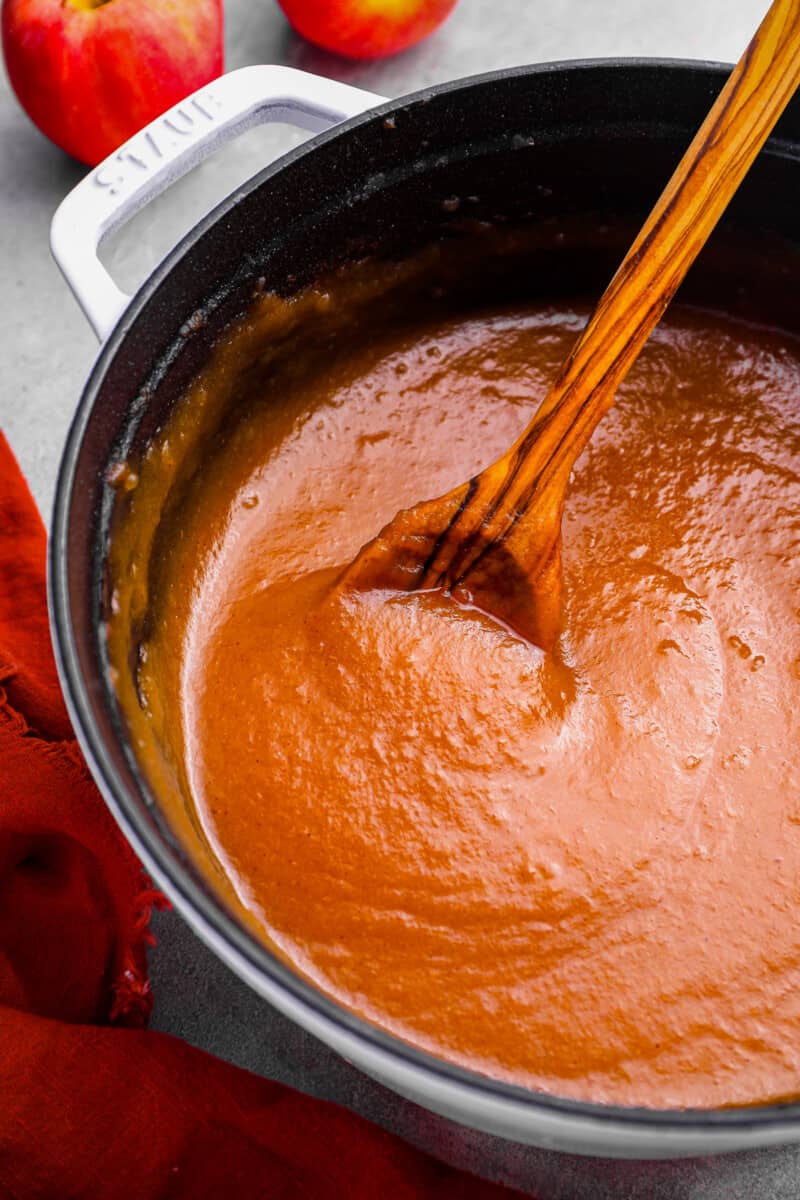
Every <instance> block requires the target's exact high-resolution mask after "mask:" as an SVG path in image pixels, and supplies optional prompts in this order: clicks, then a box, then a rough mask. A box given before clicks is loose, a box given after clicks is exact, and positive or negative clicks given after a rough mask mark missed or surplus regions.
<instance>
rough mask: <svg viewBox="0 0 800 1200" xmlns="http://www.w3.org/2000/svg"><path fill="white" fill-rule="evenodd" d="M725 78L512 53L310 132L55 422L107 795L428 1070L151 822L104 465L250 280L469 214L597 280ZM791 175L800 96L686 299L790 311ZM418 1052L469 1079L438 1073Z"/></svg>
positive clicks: (76, 626) (234, 933)
mask: <svg viewBox="0 0 800 1200" xmlns="http://www.w3.org/2000/svg"><path fill="white" fill-rule="evenodd" d="M725 74H726V71H725V69H724V68H716V67H711V66H705V65H691V64H679V63H654V62H628V63H616V64H615V63H607V62H600V63H594V64H592V63H576V64H562V65H560V66H559V65H556V66H553V67H543V68H535V69H530V70H520V71H514V72H509V73H502V74H499V75H494V76H489V77H485V78H483V79H481V80H479V81H477V82H471V83H470V82H466V83H457V84H453V85H448V86H446V87H444V88H440V89H436V90H434V91H433V92H431V93H430V94H421V95H417V96H416V97H412V98H410V99H406V100H401V101H399V102H396V103H392V104H389V105H386V106H384V107H382V108H381V109H379V110H377V113H376V114H375V115H373V114H370V115H367V116H366V117H362V118H358V119H356V120H355V121H353V122H349V123H348V125H347V126H345V127H343V128H342V130H341V131H336V132H334V133H331V134H325V135H322V136H321V137H319V138H316V139H314V141H313V142H312V143H309V145H308V146H306V147H302V148H301V149H300V150H298V151H295V152H293V153H292V154H290V155H289V156H288V157H287V158H286V159H284V160H282V162H281V163H280V164H278V165H276V166H272V167H270V168H268V169H267V170H266V171H264V172H263V173H262V174H261V175H260V176H258V177H256V178H255V179H254V180H253V181H252V182H251V184H249V185H248V186H247V188H246V189H245V190H244V194H240V195H238V196H235V197H232V198H231V199H229V200H228V201H226V202H225V203H224V204H223V205H222V206H221V207H220V208H219V209H218V210H217V211H216V213H215V214H212V216H211V217H210V218H208V219H207V220H206V221H205V222H204V223H203V224H202V225H201V226H200V227H198V229H196V230H195V231H194V232H193V233H192V234H191V235H190V236H189V237H188V238H187V239H186V240H185V241H184V242H183V243H182V245H181V246H180V247H178V249H177V250H176V251H175V252H174V253H173V255H172V256H171V257H170V258H169V259H168V260H167V262H166V263H165V264H163V265H162V266H161V267H160V268H159V269H158V270H157V271H156V272H155V273H154V275H153V276H152V277H151V278H150V280H149V281H148V282H147V283H146V284H145V285H144V287H143V288H142V290H141V291H140V293H139V295H138V296H137V297H136V299H135V301H134V302H133V304H132V306H131V308H130V310H129V312H128V313H127V314H126V316H125V317H124V318H123V320H122V322H121V324H120V326H119V327H118V329H117V330H116V331H115V333H114V334H113V335H112V336H111V338H110V339H109V342H108V344H107V346H106V348H105V350H104V352H103V353H102V355H101V357H100V359H99V361H98V364H97V366H96V368H95V370H94V372H93V375H92V377H91V379H90V381H89V384H88V386H87V389H86V392H85V395H84V398H83V400H82V403H81V407H80V409H79V412H78V416H77V418H76V423H75V426H74V428H73V431H72V434H71V440H70V444H69V446H68V450H67V455H66V457H65V463H64V467H63V470H62V478H61V481H60V489H59V497H58V501H57V511H56V520H55V534H54V550H53V554H54V559H53V567H54V595H55V609H56V611H55V622H56V628H57V634H58V638H59V642H60V644H61V653H62V658H63V660H64V663H65V666H66V673H67V676H68V680H67V682H68V689H69V692H70V695H71V700H72V705H73V710H74V712H75V713H76V715H77V717H78V721H79V723H80V725H81V727H82V730H83V734H84V738H85V742H86V744H87V746H88V749H89V752H90V755H91V756H92V757H93V758H94V760H95V765H96V768H97V769H99V771H100V772H101V774H102V775H103V778H104V782H105V786H106V790H107V791H108V792H109V793H110V794H112V795H113V797H114V798H115V800H116V804H117V805H118V807H119V808H120V809H121V810H122V812H123V813H124V815H125V818H126V821H127V824H128V828H129V829H132V830H133V831H134V832H135V835H136V840H137V841H138V843H139V848H140V850H143V852H144V853H145V856H146V859H147V860H148V861H149V862H150V863H151V864H152V865H156V866H157V867H158V869H159V870H160V872H161V874H162V875H166V876H167V877H168V878H169V879H170V880H171V883H172V886H173V888H177V889H178V890H179V891H181V892H182V894H183V895H184V896H185V897H186V896H190V897H191V899H190V901H189V902H190V903H192V904H194V905H195V906H196V907H202V908H203V909H204V916H205V918H206V919H207V920H208V921H210V922H211V923H212V924H213V925H215V926H216V927H217V929H218V930H219V931H221V932H222V934H223V936H225V937H226V938H229V939H233V940H234V941H236V942H237V944H238V946H239V949H240V950H241V951H242V952H243V953H245V954H246V955H247V956H248V957H249V958H250V959H251V961H252V962H254V963H255V964H256V966H257V967H258V968H259V969H260V970H262V971H265V972H266V973H267V974H270V975H271V976H272V977H273V978H276V979H278V980H279V981H280V982H281V983H282V984H283V985H284V986H286V987H289V988H290V989H291V990H292V991H294V992H295V994H297V995H299V996H300V997H301V998H302V999H303V1000H304V1001H305V1002H307V1003H311V1004H314V1005H315V1006H317V1007H321V1008H322V1009H323V1010H325V1011H326V1012H327V1015H329V1016H332V1017H333V1018H334V1019H335V1020H337V1021H339V1022H340V1023H342V1024H345V1025H347V1026H349V1027H350V1028H352V1029H357V1030H358V1031H359V1032H360V1033H361V1034H362V1035H364V1036H368V1037H370V1038H372V1039H373V1040H376V1041H378V1042H382V1043H383V1044H384V1045H385V1046H386V1047H388V1048H391V1049H393V1051H394V1052H396V1053H402V1054H405V1055H407V1056H410V1057H416V1058H417V1059H418V1060H419V1061H424V1062H426V1063H427V1064H428V1065H431V1064H433V1063H434V1060H432V1059H430V1058H428V1057H427V1056H425V1055H421V1054H417V1053H416V1052H414V1051H412V1050H410V1049H408V1048H406V1047H401V1046H400V1044H399V1043H397V1042H394V1041H393V1039H390V1038H388V1037H386V1036H385V1035H383V1034H381V1033H380V1032H379V1031H377V1030H373V1029H371V1028H370V1027H367V1026H366V1025H365V1024H364V1023H363V1022H361V1021H359V1020H358V1019H357V1018H355V1017H351V1016H350V1015H349V1014H346V1013H342V1012H341V1011H340V1010H336V1009H335V1006H333V1005H332V1004H330V1003H329V1002H327V1001H326V1000H325V998H324V997H320V996H318V995H315V994H314V993H313V991H312V989H310V988H308V987H307V986H306V985H304V984H303V982H302V981H301V980H299V979H298V977H296V976H294V975H293V973H292V972H291V971H289V970H288V969H287V968H285V967H283V965H282V964H280V963H279V962H278V961H277V960H276V959H274V957H273V956H272V955H270V954H269V952H268V951H267V950H266V949H264V948H262V947H260V946H257V945H256V943H255V941H254V940H253V939H252V938H251V937H250V936H249V935H247V934H246V933H245V932H244V931H243V930H242V929H241V928H239V927H237V925H236V923H235V922H234V921H232V920H231V918H230V917H229V916H228V915H226V914H225V913H224V911H223V910H222V908H221V906H220V904H219V902H218V901H217V900H216V899H214V898H213V897H212V896H211V893H210V891H209V888H208V885H207V884H206V883H205V881H204V878H203V877H202V876H201V875H200V874H199V873H198V872H197V870H196V869H195V867H194V866H193V864H192V862H191V861H190V859H189V857H188V856H187V855H186V854H185V853H184V851H183V850H182V849H181V847H180V846H179V845H178V844H177V843H176V840H175V838H174V837H173V835H172V834H171V832H170V830H169V829H168V828H167V827H166V825H165V823H164V821H163V820H162V818H160V816H159V814H158V811H157V808H156V807H155V805H154V802H153V799H152V797H151V795H150V794H149V792H148V789H147V785H146V783H145V781H144V780H143V779H142V778H140V775H139V772H138V771H137V768H136V763H135V761H134V759H133V757H132V754H131V753H130V751H129V749H128V748H127V746H126V742H125V734H124V730H123V728H122V726H121V723H120V720H119V717H118V714H117V712H116V708H115V702H114V696H113V693H112V691H111V689H110V687H109V685H108V683H107V681H106V671H105V661H104V647H103V621H104V609H105V603H106V599H105V597H106V588H105V586H104V585H105V577H104V563H105V554H106V546H107V540H108V531H109V522H110V519H111V515H112V508H113V503H114V497H113V493H112V491H111V489H110V488H109V487H108V486H107V485H106V484H105V482H104V477H105V472H106V470H107V468H108V466H109V464H110V463H111V462H113V461H116V460H118V459H120V458H122V457H125V456H128V455H130V454H133V455H136V454H137V453H138V452H139V451H140V450H141V448H142V447H143V446H144V445H145V444H146V443H147V441H148V439H150V438H151V437H152V436H153V434H154V433H155V432H156V431H157V430H158V429H159V428H160V427H161V425H162V423H163V421H164V419H165V417H166V415H167V414H168V412H169V411H170V409H171V407H172V406H173V405H174V403H175V402H176V400H177V399H178V398H179V397H180V396H181V394H182V393H183V391H184V389H185V387H186V385H187V383H188V381H189V380H190V379H191V378H192V376H193V375H194V374H195V373H196V371H197V370H198V368H199V367H200V366H201V365H202V364H203V363H204V362H205V360H206V357H207V354H208V350H209V346H210V345H211V344H212V342H213V341H214V339H215V337H216V336H217V335H218V334H219V332H220V330H221V329H222V328H223V327H224V326H225V325H226V324H227V323H228V322H229V321H230V320H231V319H232V318H233V317H234V316H236V315H238V314H240V313H241V312H242V311H243V310H244V309H245V308H246V306H247V304H248V302H249V300H250V298H251V296H252V294H253V292H254V290H255V289H256V288H257V287H259V286H260V283H259V281H262V280H263V281H265V286H266V287H267V289H270V290H275V291H277V292H279V293H282V294H290V293H292V292H294V291H296V290H298V289H300V288H302V287H303V286H304V285H305V284H307V283H308V282H310V281H313V280H314V279H315V278H317V277H318V276H319V275H321V274H323V273H324V272H325V271H327V270H329V269H331V268H333V267H336V266H338V265H339V264H341V263H343V262H346V261H348V260H351V259H354V258H360V257H363V256H365V255H375V256H379V257H380V256H385V257H403V256H406V255H408V254H410V253H411V252H413V251H414V250H415V249H417V248H419V247H421V246H424V245H427V244H429V243H430V242H433V241H436V240H439V239H452V238H464V237H471V236H475V233H476V231H479V229H480V223H481V222H489V223H491V224H492V225H497V224H498V223H500V224H506V225H510V226H516V225H520V224H521V225H525V226H527V227H530V228H535V229H537V230H540V231H541V238H540V239H539V244H538V248H537V249H536V250H535V252H532V253H531V255H530V257H529V262H528V264H527V265H528V270H527V271H526V280H527V284H526V287H527V289H528V291H529V294H530V295H532V296H534V295H537V294H538V295H549V296H554V295H556V294H558V293H572V294H575V293H580V294H582V295H586V294H587V293H588V294H593V295H598V294H599V292H600V291H601V290H602V288H603V286H604V285H605V283H606V282H607V281H608V279H609V278H610V276H611V274H612V273H613V270H614V269H615V266H616V264H617V263H618V261H619V259H620V257H621V254H622V253H623V252H624V249H625V248H626V242H627V239H628V237H629V235H630V233H631V232H632V231H633V230H635V228H636V226H637V224H638V223H639V222H640V221H641V220H642V219H643V217H644V216H645V214H646V213H647V211H648V210H649V209H650V207H651V206H652V204H653V202H654V201H655V199H656V197H657V195H658V193H659V191H660V190H661V187H662V186H663V184H664V183H665V182H666V180H667V178H668V177H669V175H670V173H671V171H672V169H673V168H674V166H675V165H676V163H677V161H678V159H679V158H680V156H681V153H682V152H683V150H684V149H685V147H686V145H687V144H688V142H689V141H690V140H691V137H692V135H693V134H694V132H695V131H696V129H697V127H698V125H699V124H700V122H701V120H702V118H703V116H704V115H705V113H706V111H707V110H708V108H709V107H710V105H711V103H712V101H713V99H714V98H715V96H716V94H717V93H718V91H719V89H720V87H721V85H722V83H723V81H724V78H725ZM798 180H800V100H798V101H796V102H795V103H794V105H793V106H791V107H790V109H789V110H788V111H787V113H786V114H785V116H784V117H783V119H782V121H781V123H780V125H779V127H778V129H777V131H776V135H775V137H774V138H773V139H772V141H771V142H770V144H769V146H768V148H767V150H766V151H765V152H764V153H762V155H761V157H760V159H759V161H758V163H757V165H756V167H755V168H754V169H753V171H752V173H751V175H750V176H749V177H748V179H747V181H746V182H745V184H744V186H743V187H742V188H741V190H740V193H739V195H738V196H737V197H736V200H735V201H734V203H733V204H732V206H731V209H730V210H729V213H728V214H727V215H726V217H725V219H724V221H723V224H722V226H721V228H720V230H719V232H718V234H717V235H715V238H714V242H713V244H712V245H710V246H709V248H708V249H707V250H706V251H705V252H704V254H703V256H702V258H701V260H700V261H699V263H698V265H697V267H696V268H695V269H694V270H693V272H692V275H691V277H690V280H689V281H688V282H687V285H686V290H685V293H684V295H685V297H686V298H691V299H693V300H695V301H697V302H701V303H714V301H715V300H716V301H717V303H718V302H719V295H720V289H721V287H724V291H725V298H726V302H727V303H728V305H729V306H730V307H732V308H738V309H740V310H748V311H750V310H752V311H753V313H754V314H756V315H758V316H759V317H760V319H763V320H767V321H771V322H773V321H777V322H778V323H780V324H782V325H783V326H784V327H787V326H789V327H791V325H792V323H794V324H795V326H796V325H797V323H798V314H797V312H796V311H795V310H796V308H797V305H796V304H795V305H794V306H793V307H792V306H791V304H790V303H789V304H788V306H787V298H790V297H791V282H792V280H795V281H796V280H797V278H798V271H797V267H798V262H799V261H800V223H798V218H797V199H798V195H800V188H799V187H798ZM456 201H457V203H456ZM576 228H578V229H582V230H583V233H575V232H574V230H575V229H576ZM743 234H746V235H747V237H746V238H744V239H743V238H742V235H743ZM753 237H755V238H756V240H752V239H753ZM732 239H737V240H738V244H739V245H740V246H745V245H748V244H749V245H750V246H751V249H750V250H747V251H742V253H741V254H738V256H737V257H736V258H735V259H732V258H731V256H729V255H727V254H726V252H725V247H726V245H727V244H729V243H730V241H731V240H732ZM732 264H733V265H732ZM476 282H477V283H479V284H481V283H482V281H469V280H465V287H470V286H475V284H476ZM795 288H796V282H795ZM326 1005H327V1009H326V1007H325V1006H326ZM436 1069H440V1070H446V1071H447V1072H448V1073H449V1074H450V1075H452V1076H454V1077H457V1078H460V1079H462V1080H467V1079H470V1078H471V1079H472V1080H473V1082H478V1077H477V1076H469V1075H468V1073H466V1072H464V1071H460V1070H459V1069H457V1068H446V1067H444V1066H442V1065H441V1064H437V1067H436ZM484 1084H485V1085H486V1086H488V1084H487V1083H486V1081H484ZM492 1086H494V1087H496V1088H497V1090H499V1091H505V1092H507V1093H515V1094H519V1095H522V1094H523V1093H522V1092H521V1091H520V1089H514V1088H509V1087H504V1086H503V1085H492ZM527 1095H528V1097H529V1098H530V1099H531V1100H533V1095H532V1094H531V1093H527ZM560 1103H561V1104H562V1105H564V1107H566V1108H568V1109H573V1110H581V1109H583V1110H584V1111H589V1110H590V1109H592V1110H593V1111H595V1112H596V1111H597V1110H596V1108H595V1107H594V1106H586V1105H579V1104H571V1103H569V1102H560ZM774 1111H775V1110H773V1114H774ZM651 1115H652V1117H653V1118H655V1117H656V1114H651ZM766 1115H767V1113H766V1110H765V1111H764V1116H765V1117H766ZM697 1116H698V1114H695V1117H697ZM735 1117H736V1114H735V1113H729V1114H727V1115H723V1114H704V1115H703V1117H702V1119H703V1120H717V1121H723V1122H724V1121H727V1120H733V1119H735ZM753 1117H754V1114H753V1112H752V1111H751V1112H749V1113H748V1114H747V1119H748V1121H750V1122H751V1123H752V1120H753ZM676 1119H679V1118H676Z"/></svg>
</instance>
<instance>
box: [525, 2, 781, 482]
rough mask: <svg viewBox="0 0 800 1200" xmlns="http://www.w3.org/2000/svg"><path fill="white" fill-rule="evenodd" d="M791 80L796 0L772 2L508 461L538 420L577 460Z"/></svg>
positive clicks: (742, 173)
mask: <svg viewBox="0 0 800 1200" xmlns="http://www.w3.org/2000/svg"><path fill="white" fill-rule="evenodd" d="M798 84H800V0H774V3H773V4H772V6H771V7H770V10H769V12H768V13H767V15H766V17H765V18H764V21H763V23H762V24H761V26H760V28H759V29H758V30H757V32H756V34H755V36H754V37H753V40H752V41H751V42H750V45H749V46H748V47H747V49H746V51H745V52H744V54H743V55H742V57H741V59H740V60H739V62H738V63H737V65H736V67H735V68H734V70H733V72H732V74H731V76H730V78H729V79H728V82H727V83H726V84H725V87H724V88H723V89H722V91H721V92H720V94H719V96H718V98H717V101H716V103H715V104H714V106H713V108H712V109H711V111H710V112H709V114H708V116H707V117H706V119H705V121H704V122H703V124H702V126H701V127H700V130H699V131H698V133H697V135H696V137H695V138H694V141H693V142H692V144H691V145H690V146H689V148H688V150H687V151H686V153H685V154H684V156H683V158H682V159H681V161H680V163H679V164H678V167H677V169H676V171H675V173H674V174H673V176H672V178H671V179H670V181H669V183H668V184H667V186H666V188H665V190H664V192H663V193H662V195H661V197H660V198H659V200H658V202H657V203H656V206H655V208H654V209H653V211H652V212H651V214H650V216H649V217H648V219H647V221H646V222H645V224H644V226H643V227H642V229H641V231H640V233H639V235H638V237H637V238H636V240H635V242H634V243H633V245H632V246H631V248H630V250H629V251H628V254H627V255H626V257H625V258H624V260H623V262H622V264H621V265H620V267H619V270H618V271H617V273H616V275H615V276H614V278H613V279H612V281H611V283H610V284H609V286H608V288H607V289H606V291H605V292H604V294H603V296H602V298H601V300H600V302H599V304H598V306H597V308H596V309H595V312H594V314H593V316H592V318H591V320H590V321H589V323H588V324H587V326H586V328H585V329H584V331H583V333H582V335H581V337H580V338H579V340H578V341H577V343H576V344H575V346H574V348H573V350H572V353H571V354H570V356H569V358H568V359H567V360H566V362H565V363H564V365H563V367H562V369H561V372H560V373H559V376H558V378H557V379H556V381H555V383H554V385H553V387H552V388H551V390H550V392H549V394H548V395H547V397H546V399H545V400H544V402H543V404H542V406H541V407H540V409H539V411H538V412H537V414H536V417H535V418H534V421H533V422H532V425H531V427H529V429H528V430H526V431H525V433H524V434H523V435H522V437H521V438H520V439H519V441H518V443H517V446H516V447H515V448H514V449H515V450H516V452H517V455H518V462H519V450H521V449H523V443H527V444H528V445H531V444H532V442H533V439H532V438H531V437H530V434H531V432H535V433H536V434H537V435H538V431H540V430H541V428H542V425H543V423H544V422H545V420H546V421H547V424H548V425H549V426H550V431H549V436H548V440H549V439H550V437H552V438H553V443H552V444H553V448H554V450H556V448H557V447H558V450H560V453H558V451H557V453H558V457H561V455H562V454H564V453H565V452H566V454H567V455H568V457H569V460H570V465H571V463H572V462H574V460H575V458H577V456H578V454H579V453H580V451H581V450H582V449H583V447H584V446H585V445H586V442H587V441H588V439H589V438H590V437H591V435H592V432H593V430H594V428H595V426H596V425H597V422H598V421H599V420H600V418H601V417H602V415H603V413H604V412H605V411H606V410H607V409H608V408H609V407H610V406H611V404H612V403H613V399H614V392H615V391H616V388H617V387H618V385H619V384H620V383H621V381H622V380H623V378H624V377H625V375H626V373H627V371H628V370H629V368H630V367H631V365H632V364H633V362H634V360H635V359H636V357H637V355H638V354H639V351H640V350H641V348H642V346H643V345H644V343H645V342H646V340H647V338H648V337H649V335H650V333H651V332H652V330H653V329H654V327H655V326H656V325H657V323H658V321H659V320H660V318H661V316H662V314H663V312H664V310H665V308H666V307H667V305H668V304H669V302H670V300H671V299H672V297H673V295H674V293H675V291H676V289H677V288H678V286H679V285H680V283H681V282H682V281H683V279H684V276H685V275H686V273H687V271H688V270H689V267H690V266H691V265H692V263H693V262H694V260H695V258H696V257H697V254H698V253H699V251H700V250H701V249H702V247H703V245H704V244H705V242H706V240H707V239H708V237H709V235H710V234H711V232H712V230H713V228H714V226H715V225H716V223H717V221H718V220H719V218H720V217H721V215H722V213H723V212H724V210H725V208H726V206H727V204H728V202H729V201H730V199H731V197H732V196H733V195H734V193H735V191H736V189H737V188H738V186H739V184H740V183H741V181H742V179H743V178H744V176H745V175H746V173H747V171H748V169H749V167H750V166H751V164H752V162H753V160H754V159H755V157H756V155H757V154H758V151H759V150H760V149H761V147H762V145H763V144H764V142H765V141H766V139H767V137H768V135H769V133H770V131H771V130H772V128H773V126H774V125H775V122H776V121H777V120H778V117H779V116H780V114H781V113H782V112H783V110H784V108H785V107H786V105H787V103H788V102H789V100H790V99H791V96H792V94H793V92H794V91H795V89H796V88H797V86H798ZM556 410H557V413H556ZM547 418H550V419H549V420H547ZM556 424H557V426H558V429H557V430H556V429H554V428H553V425H556ZM512 453H513V451H512ZM554 465H555V464H554Z"/></svg>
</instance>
